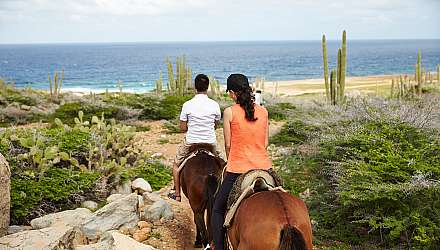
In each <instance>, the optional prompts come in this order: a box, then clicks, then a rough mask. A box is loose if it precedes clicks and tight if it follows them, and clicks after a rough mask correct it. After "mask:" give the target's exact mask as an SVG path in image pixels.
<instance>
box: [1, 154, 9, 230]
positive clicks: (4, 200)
mask: <svg viewBox="0 0 440 250" xmlns="http://www.w3.org/2000/svg"><path fill="white" fill-rule="evenodd" d="M10 190H11V170H10V169H9V164H8V162H7V161H6V159H5V157H3V155H2V154H1V153H0V237H2V236H3V235H6V234H7V231H8V227H9V223H10V207H11V196H10Z"/></svg>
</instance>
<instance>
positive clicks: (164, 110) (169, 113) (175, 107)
mask: <svg viewBox="0 0 440 250" xmlns="http://www.w3.org/2000/svg"><path fill="white" fill-rule="evenodd" d="M191 98H192V97H191V96H165V97H164V98H163V99H161V100H151V103H148V104H147V105H145V106H144V108H143V110H142V114H141V115H140V117H139V118H140V119H144V120H161V119H165V120H171V119H175V118H177V117H178V116H179V114H180V111H181V109H182V105H183V103H185V102H186V101H188V100H189V99H191Z"/></svg>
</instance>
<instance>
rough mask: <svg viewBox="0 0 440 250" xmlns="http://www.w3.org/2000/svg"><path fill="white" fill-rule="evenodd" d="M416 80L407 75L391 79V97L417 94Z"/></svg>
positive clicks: (399, 97)
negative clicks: (413, 80)
mask: <svg viewBox="0 0 440 250" xmlns="http://www.w3.org/2000/svg"><path fill="white" fill-rule="evenodd" d="M416 88H417V86H416V82H411V79H410V78H409V77H408V76H407V75H405V76H399V78H397V79H392V80H391V95H390V96H391V98H398V99H401V98H405V97H413V96H414V95H416Z"/></svg>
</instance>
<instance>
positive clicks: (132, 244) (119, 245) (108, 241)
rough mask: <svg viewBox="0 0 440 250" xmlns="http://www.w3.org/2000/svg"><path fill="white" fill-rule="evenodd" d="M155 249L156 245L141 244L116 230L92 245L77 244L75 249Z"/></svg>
mask: <svg viewBox="0 0 440 250" xmlns="http://www.w3.org/2000/svg"><path fill="white" fill-rule="evenodd" d="M101 249H106V250H126V249H130V250H155V248H154V247H152V246H149V245H144V244H141V243H139V242H137V241H135V240H134V239H132V238H130V237H128V236H126V235H123V234H121V233H118V232H116V231H110V232H107V233H106V234H105V235H104V236H103V239H102V240H101V241H100V242H98V243H96V244H91V245H85V246H77V247H76V248H75V250H101Z"/></svg>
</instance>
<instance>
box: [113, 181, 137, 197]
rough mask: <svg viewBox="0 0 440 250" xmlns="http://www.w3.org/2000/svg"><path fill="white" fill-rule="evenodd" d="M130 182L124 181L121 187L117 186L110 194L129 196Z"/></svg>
mask: <svg viewBox="0 0 440 250" xmlns="http://www.w3.org/2000/svg"><path fill="white" fill-rule="evenodd" d="M131 192H132V191H131V181H126V182H124V183H122V184H121V185H118V186H117V187H116V189H115V190H113V191H112V194H131Z"/></svg>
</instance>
